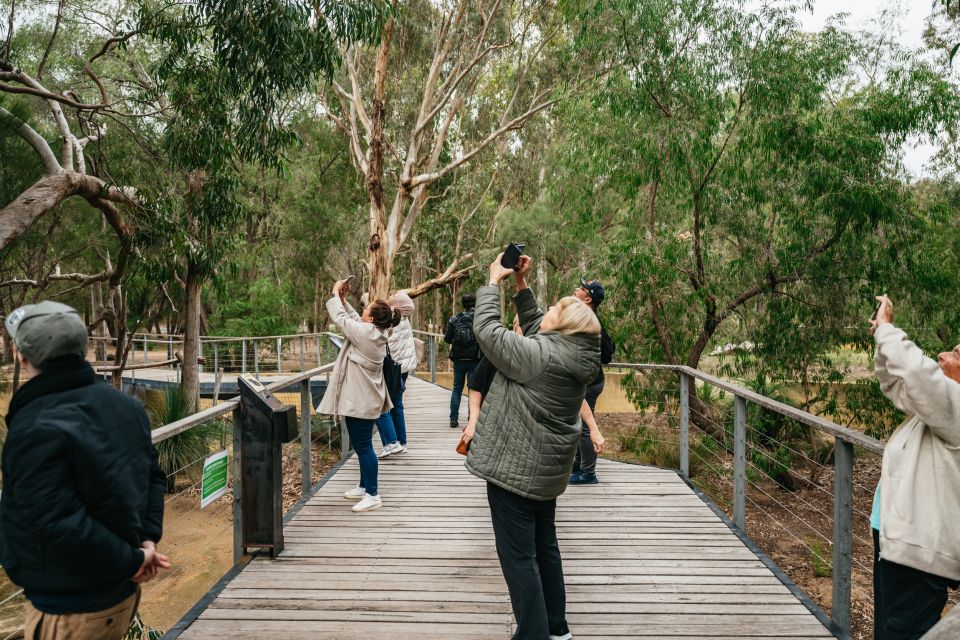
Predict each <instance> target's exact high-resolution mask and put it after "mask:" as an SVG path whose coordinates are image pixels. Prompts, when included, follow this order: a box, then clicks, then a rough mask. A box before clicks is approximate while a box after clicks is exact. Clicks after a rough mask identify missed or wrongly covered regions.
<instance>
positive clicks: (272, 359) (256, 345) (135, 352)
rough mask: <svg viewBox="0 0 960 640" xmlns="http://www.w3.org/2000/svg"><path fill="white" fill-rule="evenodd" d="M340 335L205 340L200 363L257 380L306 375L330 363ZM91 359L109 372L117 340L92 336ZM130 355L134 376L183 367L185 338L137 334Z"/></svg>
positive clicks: (129, 368) (132, 338) (129, 340)
mask: <svg viewBox="0 0 960 640" xmlns="http://www.w3.org/2000/svg"><path fill="white" fill-rule="evenodd" d="M338 337H339V336H337V334H334V333H330V332H318V333H296V334H288V335H278V336H237V337H233V336H201V337H200V345H199V356H200V358H201V359H202V362H201V363H199V364H198V367H199V369H200V371H211V372H217V371H220V370H221V369H222V370H223V371H225V372H227V373H232V372H237V373H248V372H249V373H253V374H254V375H256V376H260V375H261V374H263V375H266V374H269V375H282V374H283V373H290V372H294V371H300V372H303V371H306V370H307V369H308V368H309V367H311V366H313V365H314V364H315V365H316V366H317V367H319V366H321V365H322V364H323V363H324V362H330V361H331V360H332V357H333V354H334V353H335V350H336V349H337V346H336V342H335V341H336V339H337V338H338ZM90 342H91V350H92V357H93V359H94V360H95V361H96V362H97V363H100V364H101V365H102V366H101V367H99V368H101V369H103V368H104V367H107V368H110V365H112V363H111V362H109V359H110V358H113V357H114V353H113V351H115V349H116V343H117V341H116V338H112V337H102V336H91V338H90ZM127 344H128V345H130V353H129V355H128V357H127V363H126V367H125V368H124V370H125V371H130V373H131V375H132V376H136V371H138V370H140V369H145V368H154V367H166V368H169V369H179V368H180V367H181V366H183V364H182V363H181V362H180V360H179V358H178V357H177V356H178V354H182V353H183V336H182V335H179V334H149V333H136V334H133V335H130V336H127Z"/></svg>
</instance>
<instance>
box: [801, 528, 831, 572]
mask: <svg viewBox="0 0 960 640" xmlns="http://www.w3.org/2000/svg"><path fill="white" fill-rule="evenodd" d="M807 546H808V547H809V550H810V566H812V567H813V574H814V575H815V576H817V577H818V578H829V577H830V576H832V575H833V554H832V553H831V551H830V549H829V548H828V547H827V545H825V544H824V542H823V541H822V540H819V539H817V538H807Z"/></svg>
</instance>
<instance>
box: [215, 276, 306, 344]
mask: <svg viewBox="0 0 960 640" xmlns="http://www.w3.org/2000/svg"><path fill="white" fill-rule="evenodd" d="M289 289H290V285H289V284H281V285H278V284H277V283H276V282H275V281H273V280H270V279H269V278H260V279H258V280H256V281H254V282H252V283H249V289H248V290H247V291H246V292H245V294H244V296H237V297H232V298H225V299H224V301H223V302H222V303H221V305H220V308H219V315H220V318H219V321H218V323H217V324H218V326H219V327H220V329H219V335H224V336H279V335H287V334H291V333H295V332H296V330H297V326H296V325H295V324H293V323H292V322H291V321H290V320H289V318H290V313H289V308H290V298H291V296H290V290H289Z"/></svg>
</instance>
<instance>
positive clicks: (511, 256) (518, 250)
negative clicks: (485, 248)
mask: <svg viewBox="0 0 960 640" xmlns="http://www.w3.org/2000/svg"><path fill="white" fill-rule="evenodd" d="M525 246H527V245H525V244H522V243H519V242H511V243H510V244H508V245H507V248H506V249H504V250H503V257H502V258H500V266H501V267H503V268H504V269H513V270H514V271H517V270H519V269H520V266H519V265H520V256H522V255H523V248H524V247H525Z"/></svg>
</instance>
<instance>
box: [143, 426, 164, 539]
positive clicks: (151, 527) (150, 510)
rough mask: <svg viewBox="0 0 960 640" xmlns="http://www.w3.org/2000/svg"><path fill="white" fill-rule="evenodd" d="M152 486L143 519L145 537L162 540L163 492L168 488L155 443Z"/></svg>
mask: <svg viewBox="0 0 960 640" xmlns="http://www.w3.org/2000/svg"><path fill="white" fill-rule="evenodd" d="M150 453H151V459H150V486H149V487H148V488H147V513H146V517H145V518H144V520H143V539H144V541H147V540H151V541H153V542H160V538H161V537H163V493H164V491H166V489H167V476H166V475H165V474H164V473H163V470H162V469H161V468H160V459H159V457H158V456H157V450H156V448H154V446H153V444H150Z"/></svg>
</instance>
